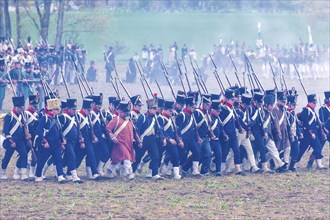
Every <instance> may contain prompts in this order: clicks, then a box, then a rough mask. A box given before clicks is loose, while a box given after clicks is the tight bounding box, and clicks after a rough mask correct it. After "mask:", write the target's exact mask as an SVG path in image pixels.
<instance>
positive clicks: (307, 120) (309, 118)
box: [297, 94, 325, 169]
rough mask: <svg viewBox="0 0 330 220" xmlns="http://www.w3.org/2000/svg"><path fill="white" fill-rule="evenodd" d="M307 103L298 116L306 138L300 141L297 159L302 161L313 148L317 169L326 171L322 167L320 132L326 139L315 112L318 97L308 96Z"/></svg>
mask: <svg viewBox="0 0 330 220" xmlns="http://www.w3.org/2000/svg"><path fill="white" fill-rule="evenodd" d="M307 101H308V104H307V106H306V107H304V108H303V110H302V112H301V113H300V115H299V116H298V119H299V120H300V121H301V122H302V127H303V135H304V138H303V139H302V140H301V141H300V145H299V148H300V154H299V156H298V158H297V162H299V161H300V160H301V158H302V156H303V155H304V153H305V152H306V150H307V148H308V147H309V146H311V147H312V148H313V156H314V157H315V159H316V166H317V168H318V169H324V168H325V167H324V166H323V165H322V158H323V155H322V145H321V141H320V138H319V135H318V133H319V132H320V133H321V134H323V136H324V137H325V134H324V132H323V131H321V129H320V126H319V119H318V116H317V115H316V112H315V107H316V103H317V99H316V95H315V94H310V95H308V96H307Z"/></svg>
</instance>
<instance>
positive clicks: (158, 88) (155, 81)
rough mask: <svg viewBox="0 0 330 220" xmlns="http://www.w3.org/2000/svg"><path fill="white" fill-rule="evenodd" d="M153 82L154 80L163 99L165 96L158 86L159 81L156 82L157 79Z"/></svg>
mask: <svg viewBox="0 0 330 220" xmlns="http://www.w3.org/2000/svg"><path fill="white" fill-rule="evenodd" d="M155 82H156V85H157V87H158V90H159V92H160V95H161V96H162V98H163V99H165V98H164V94H163V92H162V90H161V88H160V86H159V83H158V81H157V79H156V80H155Z"/></svg>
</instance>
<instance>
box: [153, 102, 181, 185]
mask: <svg viewBox="0 0 330 220" xmlns="http://www.w3.org/2000/svg"><path fill="white" fill-rule="evenodd" d="M173 105H174V102H173V101H169V100H165V101H164V109H163V111H162V114H161V115H159V117H158V118H157V119H158V123H159V125H160V127H162V128H163V131H164V136H165V138H166V156H165V158H166V157H169V158H170V161H171V164H172V167H173V178H174V179H181V175H180V174H179V153H178V146H181V147H182V146H183V145H182V141H181V142H180V140H178V139H177V134H176V128H175V127H174V126H175V124H174V122H173V118H172V109H173ZM166 174H167V175H168V174H170V173H168V172H167V173H166Z"/></svg>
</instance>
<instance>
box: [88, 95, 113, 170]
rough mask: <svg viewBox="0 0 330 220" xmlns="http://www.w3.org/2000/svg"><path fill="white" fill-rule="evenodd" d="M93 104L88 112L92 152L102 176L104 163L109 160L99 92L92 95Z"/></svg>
mask: <svg viewBox="0 0 330 220" xmlns="http://www.w3.org/2000/svg"><path fill="white" fill-rule="evenodd" d="M92 98H93V101H94V104H93V108H92V111H91V113H90V120H91V124H92V129H93V133H94V140H93V146H94V152H95V158H96V164H97V171H98V172H99V174H100V176H104V175H105V173H104V171H103V167H104V165H105V163H106V162H107V161H108V160H109V158H110V157H109V155H110V152H109V148H108V146H107V144H106V141H105V138H106V136H105V132H107V131H106V130H104V129H105V127H104V126H105V125H104V122H103V117H102V115H101V113H100V110H101V108H102V96H101V95H99V94H95V95H93V96H92Z"/></svg>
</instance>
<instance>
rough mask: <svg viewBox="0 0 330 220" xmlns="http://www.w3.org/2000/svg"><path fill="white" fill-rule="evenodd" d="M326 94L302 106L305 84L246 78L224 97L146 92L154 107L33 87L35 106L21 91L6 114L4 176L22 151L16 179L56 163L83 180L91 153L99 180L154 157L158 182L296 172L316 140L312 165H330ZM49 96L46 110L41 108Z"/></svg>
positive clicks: (40, 174)
mask: <svg viewBox="0 0 330 220" xmlns="http://www.w3.org/2000/svg"><path fill="white" fill-rule="evenodd" d="M324 94H325V100H324V104H323V105H322V107H321V108H320V109H319V113H317V112H316V105H317V98H316V95H315V94H310V95H308V96H307V105H306V106H305V107H303V110H302V112H300V113H297V112H295V107H296V104H297V96H298V94H297V91H296V90H290V91H287V92H284V91H274V90H266V91H265V92H262V90H260V89H253V90H252V91H248V90H247V89H246V88H244V87H241V88H240V87H238V86H233V87H230V88H228V89H226V90H225V92H224V96H223V97H221V95H220V94H200V93H199V92H191V91H190V92H188V93H185V92H181V91H178V93H177V95H176V97H175V100H164V99H162V98H159V97H157V96H154V97H153V98H152V99H148V100H146V102H145V104H146V108H147V110H146V112H145V113H143V112H141V110H142V107H143V106H144V102H143V101H142V98H141V96H140V95H135V96H132V97H130V101H129V102H127V101H122V100H121V99H120V98H119V97H109V108H108V109H103V110H102V107H103V95H102V94H93V95H89V96H87V97H86V98H85V99H83V102H82V103H81V105H80V106H79V105H78V103H77V99H74V98H69V99H67V100H66V102H61V101H60V98H59V97H58V94H57V93H55V92H52V91H50V92H49V93H48V95H47V96H45V97H44V98H43V100H42V99H40V96H38V95H28V103H29V104H28V107H27V109H26V110H25V102H24V99H25V97H24V96H22V95H19V96H15V97H13V98H12V101H13V106H14V107H13V109H12V111H10V112H9V113H8V114H6V116H5V118H4V126H3V134H4V136H5V141H4V143H3V147H4V148H5V154H4V157H3V159H2V164H1V175H0V178H1V179H7V178H8V176H7V166H8V164H9V161H10V160H11V159H12V156H13V154H14V152H15V151H17V153H18V154H19V156H18V158H17V161H16V166H15V170H14V175H13V178H14V179H22V180H26V179H29V178H34V180H35V181H36V182H41V181H43V180H44V179H45V178H46V170H47V167H49V166H50V165H54V166H55V167H56V169H55V173H54V175H56V177H57V180H58V182H65V181H67V180H70V181H73V182H75V183H82V180H81V179H80V178H79V176H78V169H79V167H80V165H81V163H82V161H83V159H85V161H86V162H85V163H86V175H87V178H88V179H90V180H98V179H100V178H105V177H107V178H116V177H117V176H124V178H125V179H128V180H131V179H134V178H135V177H136V175H138V176H141V175H142V174H141V170H142V168H143V165H144V164H146V163H148V162H149V166H148V168H147V172H146V177H147V178H151V179H152V180H162V179H164V177H173V178H174V179H181V178H182V177H183V176H184V177H187V176H191V177H198V176H208V175H214V176H222V175H223V174H228V173H231V172H233V173H234V174H236V175H242V176H245V175H246V173H247V172H250V173H253V174H257V173H273V172H278V173H284V172H287V171H291V172H296V171H297V168H296V163H298V162H299V161H300V160H301V158H302V156H303V155H304V154H305V152H306V151H307V150H308V149H309V148H311V149H312V151H313V152H312V154H311V156H310V158H309V162H308V167H309V168H311V167H312V166H313V162H314V161H315V162H316V168H317V169H326V168H325V167H324V166H323V164H322V158H323V155H322V148H323V146H324V144H325V142H326V141H329V139H330V135H329V129H330V127H329V125H330V120H329V119H330V92H329V91H327V92H325V93H324ZM40 102H43V103H44V108H43V109H40V110H39V105H40ZM78 108H79V109H78ZM30 154H31V160H29V158H30V157H29V155H30ZM233 165H234V166H233ZM28 167H29V172H28ZM232 168H233V170H232ZM65 169H66V170H65Z"/></svg>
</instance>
